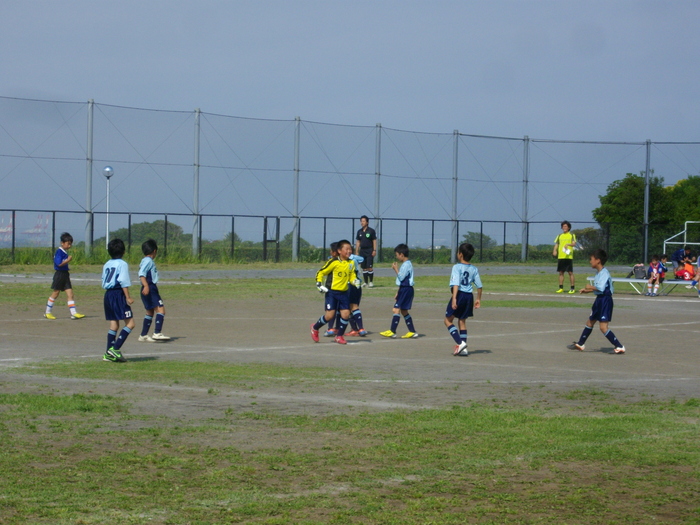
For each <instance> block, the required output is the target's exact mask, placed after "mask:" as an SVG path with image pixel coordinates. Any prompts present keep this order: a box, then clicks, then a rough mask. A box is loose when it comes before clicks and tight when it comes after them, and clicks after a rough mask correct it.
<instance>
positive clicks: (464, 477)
mask: <svg viewBox="0 0 700 525" xmlns="http://www.w3.org/2000/svg"><path fill="white" fill-rule="evenodd" d="M555 278H556V276H554V279H555ZM376 282H377V284H378V285H379V286H378V287H377V288H375V289H373V290H372V294H373V297H375V298H380V299H381V298H386V300H387V304H389V303H390V301H391V300H390V297H393V294H394V293H395V287H394V285H393V279H389V278H378V279H376ZM552 282H553V276H552V275H551V273H548V274H542V275H504V276H501V275H499V276H490V277H488V278H485V279H484V286H485V290H486V292H487V295H486V296H485V297H486V299H485V301H484V309H488V308H502V309H503V316H502V317H508V316H509V312H510V313H511V315H515V314H517V312H519V311H522V309H523V308H526V309H535V308H542V309H546V311H551V309H553V308H562V307H567V308H582V309H588V308H590V301H588V300H586V301H575V302H573V301H568V300H554V299H549V298H548V296H545V295H544V294H543V290H544V291H548V292H551V291H553V290H552ZM554 282H555V281H554ZM75 291H76V297H77V300H78V302H79V304H85V303H88V302H90V303H94V302H96V301H100V300H101V297H102V290H101V288H100V287H99V285H96V284H93V285H80V286H76V290H75ZM162 291H163V293H164V296H165V297H166V299H167V301H168V303H167V304H178V303H186V304H188V305H189V307H191V308H194V309H198V308H199V307H200V306H207V305H208V304H210V303H211V302H215V303H216V304H219V305H221V304H225V302H226V301H227V299H228V298H231V297H235V298H236V300H240V299H243V301H241V303H243V304H244V303H246V301H245V300H246V299H247V298H250V299H253V298H254V299H255V300H256V301H258V302H259V301H260V300H261V299H263V300H264V299H265V298H268V297H269V298H272V299H280V300H285V301H287V302H288V303H293V301H294V300H295V299H298V298H303V299H298V300H299V301H306V302H312V303H313V304H314V305H316V303H318V302H319V294H318V293H317V292H315V290H314V287H313V282H311V281H310V280H309V279H276V280H274V281H273V280H267V279H235V280H234V279H232V280H224V279H222V280H213V281H201V282H200V283H199V284H197V285H193V284H190V283H189V282H188V284H187V285H183V286H178V285H176V284H170V285H169V286H167V287H163V289H162ZM0 292H1V293H0V306H2V307H3V308H5V309H7V310H9V311H26V310H31V311H39V312H41V311H42V308H43V305H44V304H45V301H46V297H47V293H48V287H47V285H46V284H15V283H3V284H2V285H0ZM491 293H494V294H495V293H498V294H499V295H494V296H490V295H488V294H491ZM679 293H680V294H683V293H687V291H684V292H683V291H681V292H679ZM416 294H417V297H420V301H422V302H427V303H435V305H436V307H437V305H442V304H444V303H445V301H446V299H447V297H448V292H447V286H446V280H445V278H444V277H421V278H420V282H419V283H418V289H417V292H416ZM504 294H516V295H515V296H510V295H504ZM517 294H524V295H523V296H518V295H517ZM527 294H532V295H533V297H532V298H528V297H527ZM134 295H135V293H134ZM552 295H554V294H552ZM689 296H690V295H689ZM307 297H308V298H309V299H306V298H307ZM248 302H249V303H251V304H253V303H254V302H253V301H248ZM381 302H383V299H382V301H381ZM256 304H257V303H256ZM316 306H318V305H316ZM619 307H620V308H631V307H627V306H624V305H621V306H619ZM441 308H442V306H439V307H437V308H436V311H438V313H440V311H441ZM616 308H618V307H617V306H616ZM430 310H432V306H431V307H430ZM314 311H315V310H314ZM573 313H574V315H573V319H576V320H579V319H580V320H582V319H584V318H585V313H583V312H579V313H576V312H573ZM18 317H21V316H18ZM24 317H26V315H25V316H24ZM438 321H439V319H438ZM80 322H81V323H83V321H80ZM94 322H95V324H97V322H98V320H97V319H95V320H94ZM99 322H100V323H101V322H102V321H101V319H100V320H99ZM168 322H171V321H168ZM75 323H77V322H76V321H69V320H66V321H65V323H64V325H66V326H68V327H70V328H71V329H74V328H73V327H74V326H76V325H75ZM6 326H7V327H9V328H5V330H12V329H14V330H17V328H12V326H13V325H10V324H8V325H6ZM22 326H24V325H22ZM27 326H31V325H27ZM42 326H45V325H42ZM55 326H63V325H58V324H57V325H55ZM78 326H90V325H87V324H84V325H78ZM100 326H101V325H100ZM306 326H308V325H306ZM101 330H102V328H100V329H99V332H100V337H102V332H101ZM481 330H482V331H483V330H484V329H483V328H482V329H481ZM27 337H30V338H31V334H28V335H27ZM84 337H90V334H87V335H84ZM306 337H307V338H308V335H306ZM100 340H101V339H100ZM42 341H50V339H46V338H44V339H42ZM304 341H305V343H306V344H308V340H307V339H304ZM396 342H397V343H399V344H400V343H405V342H406V341H403V342H401V341H396ZM410 342H411V341H409V343H410ZM413 342H415V343H416V344H420V343H421V340H420V339H417V340H414V341H413ZM294 344H303V343H296V342H295V343H294ZM336 346H337V345H336ZM326 347H330V344H329V345H326ZM348 347H350V345H348ZM130 348H131V349H134V351H136V350H137V348H138V349H139V350H140V351H143V350H141V349H142V348H143V347H137V345H136V344H134V345H132V346H131V347H130ZM152 348H157V349H158V350H157V351H161V349H163V348H176V347H173V346H171V347H167V346H158V347H156V345H152V346H151V347H148V350H151V349H152ZM318 348H324V347H322V346H321V345H319V346H318ZM333 348H335V347H333ZM355 348H360V347H359V346H358V347H355ZM470 349H471V347H470ZM313 350H314V351H319V352H320V351H321V350H318V349H316V348H314V349H313ZM376 351H379V350H372V352H376ZM343 352H345V353H348V352H351V350H349V349H344V350H343ZM574 354H577V355H576V357H581V358H591V359H590V360H589V361H591V360H593V359H596V358H599V357H600V358H607V357H608V356H605V355H603V354H601V355H596V354H590V355H584V354H580V355H579V354H578V353H576V352H574ZM319 355H320V354H319ZM197 359H201V358H189V359H187V360H185V359H180V358H178V357H177V356H168V357H167V358H165V357H163V358H154V357H135V358H130V360H129V362H128V363H125V364H124V365H121V366H114V365H113V364H111V363H104V362H102V361H99V359H98V358H95V359H90V360H86V359H77V358H69V357H61V358H58V359H37V360H36V361H35V362H29V363H25V364H23V365H22V366H15V365H13V366H12V367H11V368H4V369H3V368H0V443H2V447H0V525H19V524H22V525H24V524H57V525H78V524H80V525H93V524H115V523H118V524H142V523H153V524H161V525H175V524H219V523H264V524H289V523H295V524H297V523H300V524H320V523H333V524H461V523H480V524H510V523H512V524H535V523H542V524H552V523H557V524H559V523H566V524H609V523H634V524H647V523H655V524H656V523H667V524H680V523H684V524H685V523H700V428H699V424H700V394H699V395H698V396H685V397H683V398H680V397H679V398H664V399H659V398H657V397H653V396H645V395H644V393H642V394H641V395H640V396H637V397H635V398H634V399H630V398H628V397H625V396H619V395H617V394H616V393H615V392H613V391H612V390H610V389H607V388H597V387H594V386H579V387H570V388H566V389H554V388H553V387H551V386H548V385H546V384H544V383H542V384H529V385H523V386H516V387H513V388H516V389H518V391H517V392H515V395H512V396H509V397H508V398H507V399H506V398H505V396H503V397H501V396H494V397H492V398H488V399H483V400H480V401H464V399H465V397H464V395H463V393H464V391H465V390H466V389H469V388H475V387H474V386H473V385H470V384H461V385H460V384H454V385H453V386H451V384H450V383H445V384H439V385H436V386H435V387H434V389H435V392H436V395H439V396H440V397H441V398H442V399H447V400H448V401H447V402H446V403H445V406H441V407H439V408H421V409H413V410H409V409H396V408H386V409H382V410H364V409H358V410H357V411H356V413H348V412H343V411H341V410H332V409H331V410H327V411H325V412H323V413H321V412H320V411H313V410H311V409H309V410H308V411H306V412H305V413H298V414H291V413H286V412H284V411H282V410H275V409H269V408H264V409H263V408H262V406H261V405H262V400H263V398H264V396H266V395H267V396H269V395H271V394H273V395H276V396H278V397H280V398H284V397H285V396H286V395H290V396H291V395H292V394H294V395H297V396H302V395H306V394H313V395H318V396H324V395H330V393H329V392H330V387H329V385H336V386H334V388H335V390H334V391H333V393H334V395H337V396H342V395H343V390H342V389H343V388H344V387H343V385H344V384H353V385H359V386H356V387H354V388H356V389H359V390H355V393H356V392H358V391H360V392H362V390H361V388H362V386H361V385H362V384H363V381H372V380H373V379H374V378H375V376H371V377H370V375H369V372H367V370H365V371H363V370H361V369H358V368H356V367H353V366H341V364H342V363H345V362H344V361H340V360H339V361H338V363H339V365H338V366H337V367H325V366H294V365H290V364H284V363H279V362H264V361H263V360H262V358H260V359H259V360H258V361H256V358H255V357H251V358H249V361H248V362H230V361H227V362H225V361H223V360H216V358H213V359H215V360H209V361H198V360H197ZM449 359H460V358H452V357H450V358H449ZM469 359H472V358H471V357H470V358H469ZM611 359H616V358H615V357H612V358H611ZM620 359H630V355H628V356H625V357H623V358H620ZM600 361H601V362H603V361H602V359H601V360H600ZM416 362H418V363H420V361H416ZM460 363H462V362H460ZM492 363H493V364H494V365H495V362H492ZM579 363H580V364H579V365H578V367H583V366H584V365H583V363H584V361H580V362H579ZM605 363H606V364H605V365H602V366H607V367H612V366H622V365H621V364H620V363H624V361H620V360H619V359H618V360H617V361H615V363H616V364H615V365H611V364H610V361H605ZM631 363H634V362H631ZM530 364H531V365H532V366H536V364H535V363H530ZM416 366H419V365H416ZM629 366H630V367H631V366H632V364H630V365H629ZM637 366H642V365H637ZM578 367H577V368H578ZM566 370H568V369H566ZM577 372H578V371H577V370H574V371H570V372H569V373H571V374H576V373H577ZM10 375H12V379H10V377H9V376H10ZM17 377H19V378H20V379H19V380H17ZM52 379H55V380H56V382H52ZM59 380H60V381H69V382H68V383H66V382H60V381H59ZM391 381H392V379H391V377H389V381H388V383H387V385H388V386H387V387H381V388H386V389H387V390H388V389H390V388H391ZM485 382H486V383H488V381H485ZM397 383H398V381H397ZM67 384H68V385H74V386H73V387H71V388H75V389H79V390H80V393H71V392H70V391H69V390H70V389H69V388H68V387H66V386H65V385H67ZM75 385H79V387H78V386H75ZM106 385H109V386H110V388H109V389H106V388H105V386H106ZM405 388H409V387H405ZM423 388H433V387H432V386H430V387H425V386H424V387H423ZM146 391H148V392H149V393H150V394H151V396H152V398H153V399H152V400H150V401H149V402H148V403H145V402H143V400H142V399H141V397H140V394H139V393H140V392H146ZM241 392H244V393H245V408H243V409H242V408H241V406H243V405H242V403H243V402H241V401H240V399H241V396H240V393H241ZM234 393H235V394H236V396H238V397H236V396H234V395H233V394H234ZM458 393H460V394H462V395H460V396H459V397H458V396H457V394H458ZM518 394H520V395H518ZM416 395H417V394H416ZM453 396H454V397H453ZM388 398H391V399H393V397H390V396H388ZM234 399H236V400H238V401H234ZM453 399H461V400H462V401H459V402H457V401H454V402H453V401H452V400H453ZM235 403H238V404H235ZM416 403H418V402H416ZM171 404H172V405H173V406H175V405H177V407H184V408H183V409H182V410H181V411H176V410H171V408H172V407H170V406H169V405H171Z"/></svg>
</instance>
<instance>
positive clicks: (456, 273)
mask: <svg viewBox="0 0 700 525" xmlns="http://www.w3.org/2000/svg"><path fill="white" fill-rule="evenodd" d="M472 257H474V246H472V245H471V244H469V243H467V242H465V243H463V244H460V246H459V249H458V250H457V259H458V260H459V263H457V264H455V265H454V266H453V267H452V275H451V276H450V290H451V292H452V299H451V300H450V302H449V303H447V310H446V311H445V327H446V328H447V331H448V332H450V335H451V336H452V339H454V342H455V349H454V352H452V355H459V356H468V355H469V351H468V350H467V317H473V316H474V308H479V307H480V306H481V289H482V284H481V277H480V276H479V270H478V269H477V268H476V266H474V265H472V264H471V260H472ZM475 287H476V294H477V295H476V301H475V300H474V293H473V290H474V288H475ZM455 317H456V318H457V319H459V321H458V324H459V330H457V327H456V326H455V325H454V323H453V321H454V319H455Z"/></svg>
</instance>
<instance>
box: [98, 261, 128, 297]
mask: <svg viewBox="0 0 700 525" xmlns="http://www.w3.org/2000/svg"><path fill="white" fill-rule="evenodd" d="M129 286H131V279H130V278H129V265H128V264H127V263H126V261H125V260H124V259H110V260H109V261H107V262H106V263H105V265H104V266H103V267H102V288H104V289H105V290H117V289H119V288H128V287H129Z"/></svg>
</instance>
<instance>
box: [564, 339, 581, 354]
mask: <svg viewBox="0 0 700 525" xmlns="http://www.w3.org/2000/svg"><path fill="white" fill-rule="evenodd" d="M566 348H568V349H569V350H578V351H579V352H583V351H584V350H585V349H586V345H580V344H578V343H577V342H576V341H574V342H573V343H571V344H570V345H569V346H567V347H566Z"/></svg>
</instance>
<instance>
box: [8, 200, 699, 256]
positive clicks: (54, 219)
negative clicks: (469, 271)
mask: <svg viewBox="0 0 700 525" xmlns="http://www.w3.org/2000/svg"><path fill="white" fill-rule="evenodd" d="M110 217H111V223H110V224H111V225H112V227H111V228H110V231H109V238H110V239H111V238H114V237H116V236H119V237H121V238H122V240H123V241H124V243H125V244H126V246H127V252H128V254H132V255H133V256H134V257H139V256H140V245H141V243H143V242H144V241H145V240H146V239H148V238H153V239H155V240H156V241H157V242H158V245H159V250H160V251H159V257H161V258H163V259H165V260H169V261H173V262H177V261H203V262H255V261H269V262H286V261H293V260H298V261H304V262H319V261H322V260H324V259H325V258H326V257H327V253H328V249H327V248H328V246H329V245H330V243H331V242H335V241H338V240H341V239H347V240H349V241H350V242H351V243H352V244H353V245H354V244H355V235H356V232H357V230H358V229H359V228H360V221H359V219H358V218H356V217H323V216H309V217H306V216H305V217H300V218H299V220H298V222H297V221H296V220H295V217H293V216H291V215H283V216H274V217H272V216H265V215H225V214H199V215H193V214H186V213H168V214H164V213H156V212H133V213H132V212H113V213H110ZM106 219H107V216H106V214H105V213H101V212H92V213H91V217H90V223H91V224H92V225H93V227H94V225H96V224H97V225H99V226H102V225H103V224H104V228H103V229H102V230H101V231H102V232H103V233H102V235H101V236H99V237H98V238H95V236H96V235H99V234H98V233H97V231H93V232H91V233H92V235H90V237H91V238H92V239H93V241H92V245H91V246H90V248H91V249H86V248H87V247H86V246H85V244H86V243H85V240H84V239H82V240H81V239H80V236H79V235H74V237H75V238H76V240H75V244H74V250H75V249H76V248H77V250H75V251H74V252H73V253H74V254H75V255H74V257H76V258H77V262H80V261H81V260H84V261H85V262H95V263H97V262H101V261H102V259H104V258H105V257H107V255H106V250H105V244H106V240H107V239H106V237H107V231H106V225H107V220H106ZM84 220H85V212H82V211H78V210H41V209H0V263H5V264H8V263H17V262H23V263H29V262H32V260H33V259H36V257H37V254H43V255H39V256H38V257H40V258H41V257H45V256H46V254H49V252H50V253H53V251H55V250H56V248H57V246H58V245H59V244H60V236H61V234H62V233H63V232H64V231H67V232H71V233H73V232H78V233H82V230H81V228H82V225H83V224H84ZM194 223H196V224H197V225H198V227H197V230H196V236H197V238H196V240H195V242H193V240H192V234H190V233H186V231H187V230H186V227H187V226H188V225H191V224H194ZM295 224H298V227H296V228H295ZM183 225H184V227H183ZM370 226H372V227H373V228H374V229H375V230H376V231H377V236H378V248H379V249H378V255H377V262H389V261H393V259H394V247H395V246H396V245H397V244H400V243H405V244H407V245H408V246H409V248H410V249H411V258H412V259H413V260H414V261H415V262H417V263H436V264H438V263H439V264H447V263H450V262H451V247H450V240H451V236H452V233H453V226H455V224H454V222H453V221H450V220H447V219H411V218H400V217H389V218H382V219H375V218H370ZM456 231H457V235H458V239H459V242H460V243H461V242H471V243H472V244H473V245H474V247H475V249H476V254H475V261H476V262H480V263H484V262H526V261H532V262H536V261H549V260H552V247H553V244H554V239H555V238H556V236H557V235H558V233H559V232H560V231H561V230H560V225H559V223H558V222H529V223H525V224H523V223H521V222H515V221H474V220H472V221H458V222H457V223H456ZM573 231H574V233H576V234H577V236H578V238H579V241H580V242H581V243H582V244H583V246H584V251H585V250H592V249H594V248H603V249H605V250H606V251H608V253H609V254H610V260H611V261H613V262H616V263H629V264H634V263H638V262H645V261H644V258H643V237H644V228H643V227H642V226H641V225H639V224H637V225H627V224H603V225H598V224H597V223H595V222H579V223H574V228H573ZM680 231H682V232H683V234H684V239H686V242H688V243H696V242H700V224H689V225H688V224H686V225H678V226H674V225H663V226H661V225H655V226H653V227H651V228H650V239H651V244H650V246H651V248H652V252H653V253H655V254H659V255H660V254H661V251H662V250H663V248H664V241H665V240H666V239H668V238H669V237H670V236H671V235H675V234H677V233H678V232H680ZM295 233H296V235H297V236H298V237H297V239H296V247H295V246H294V244H295V243H294V242H293V240H294V239H293V235H294V234H295ZM523 235H524V239H525V250H523ZM193 246H195V247H196V249H193ZM81 248H82V250H81ZM294 249H296V250H297V254H296V258H295V257H294V253H293V251H294ZM80 252H82V253H83V255H82V256H79V255H78V253H80ZM523 254H524V255H523ZM669 255H670V254H669ZM577 258H578V259H581V258H582V257H581V256H578V257H577Z"/></svg>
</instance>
